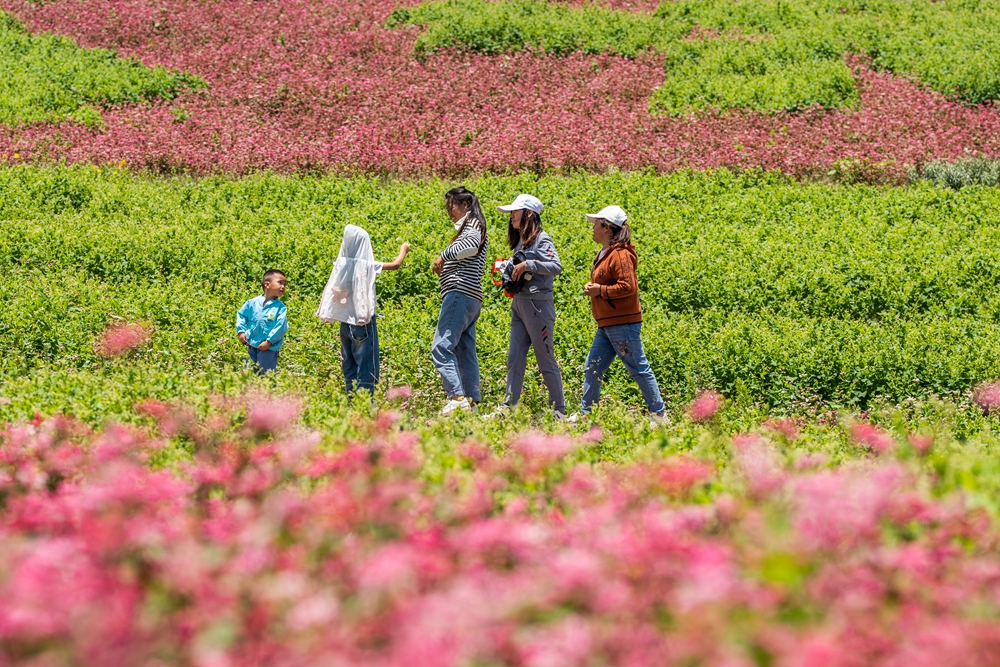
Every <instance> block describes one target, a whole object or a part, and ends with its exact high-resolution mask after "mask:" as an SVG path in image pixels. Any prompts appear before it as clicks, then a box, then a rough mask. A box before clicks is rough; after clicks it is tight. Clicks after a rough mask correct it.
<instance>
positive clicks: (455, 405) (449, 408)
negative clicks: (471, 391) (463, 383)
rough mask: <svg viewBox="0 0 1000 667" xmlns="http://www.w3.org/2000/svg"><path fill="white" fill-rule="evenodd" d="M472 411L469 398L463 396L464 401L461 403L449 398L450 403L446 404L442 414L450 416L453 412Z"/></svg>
mask: <svg viewBox="0 0 1000 667" xmlns="http://www.w3.org/2000/svg"><path fill="white" fill-rule="evenodd" d="M471 409H472V405H471V404H470V403H469V397H468V396H463V397H462V400H460V401H456V400H455V399H453V398H449V399H448V402H447V403H445V404H444V407H443V408H441V414H443V415H450V414H451V413H452V412H455V411H456V410H471Z"/></svg>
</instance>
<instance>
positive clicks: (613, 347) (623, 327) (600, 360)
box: [580, 322, 664, 414]
mask: <svg viewBox="0 0 1000 667" xmlns="http://www.w3.org/2000/svg"><path fill="white" fill-rule="evenodd" d="M641 329H642V322H636V323H635V324H618V325H616V326H610V327H601V328H599V329H598V330H597V335H595V336H594V343H593V345H591V346H590V352H589V353H588V354H587V363H586V365H585V366H584V370H583V403H582V405H581V406H580V411H581V412H583V413H588V412H590V409H591V407H593V405H594V403H597V401H598V400H600V398H601V380H602V379H603V378H604V374H605V373H606V372H607V371H608V368H610V367H611V362H612V361H614V360H615V357H618V358H619V359H621V360H622V362H623V363H624V364H625V369H626V370H628V374H629V375H630V376H632V379H633V380H635V381H636V383H638V385H639V389H640V390H641V391H642V398H643V399H644V400H645V401H646V408H647V409H648V410H649V411H650V412H653V413H656V414H658V413H660V412H663V408H664V405H663V399H662V398H660V387H659V386H658V385H657V384H656V378H655V377H654V376H653V369H652V368H650V367H649V362H648V361H646V353H645V352H643V350H642V341H641V340H640V339H639V332H640V330H641Z"/></svg>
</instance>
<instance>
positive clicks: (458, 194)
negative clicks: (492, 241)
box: [444, 186, 486, 257]
mask: <svg viewBox="0 0 1000 667" xmlns="http://www.w3.org/2000/svg"><path fill="white" fill-rule="evenodd" d="M444 199H445V201H453V202H455V203H456V204H461V205H462V206H464V207H465V208H467V209H468V213H467V214H466V216H465V221H464V222H462V226H461V227H459V228H458V231H457V232H455V235H454V236H453V237H451V241H450V242H449V243H454V242H455V240H456V239H458V237H459V236H461V235H462V232H464V231H465V228H466V226H467V225H468V224H469V222H470V221H472V224H474V225H475V226H476V228H477V229H478V230H479V231H480V239H479V250H478V251H477V252H476V256H477V257H478V256H479V255H481V254H482V252H483V249H484V248H486V216H485V215H483V207H482V206H480V205H479V197H477V196H476V193H474V192H473V191H472V190H467V189H465V188H464V187H461V186H460V187H457V188H452V189H451V190H448V192H446V193H444Z"/></svg>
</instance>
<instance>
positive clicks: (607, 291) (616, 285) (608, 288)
mask: <svg viewBox="0 0 1000 667" xmlns="http://www.w3.org/2000/svg"><path fill="white" fill-rule="evenodd" d="M611 252H613V253H614V254H613V255H611V257H609V258H608V267H609V268H610V269H611V270H612V271H613V275H614V278H615V282H613V283H612V284H610V285H601V298H604V299H624V298H625V297H627V296H632V295H633V294H635V293H637V292H638V291H639V283H638V281H636V278H635V267H634V266H632V260H631V259H630V258H629V255H628V253H627V252H625V251H622V250H612V251H611Z"/></svg>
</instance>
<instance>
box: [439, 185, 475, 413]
mask: <svg viewBox="0 0 1000 667" xmlns="http://www.w3.org/2000/svg"><path fill="white" fill-rule="evenodd" d="M444 201H445V206H446V207H447V209H448V215H449V216H450V217H451V221H452V224H454V226H455V235H454V236H453V237H452V238H451V242H450V243H449V244H448V247H447V248H445V249H444V252H442V253H441V256H440V257H438V258H437V260H435V262H434V266H433V270H434V273H436V274H438V275H439V276H440V277H441V295H442V297H443V299H442V301H441V312H440V314H438V322H437V330H436V331H435V332H434V343H433V345H432V346H431V357H432V358H433V359H434V365H435V366H436V367H437V369H438V372H439V373H440V374H441V380H442V382H443V383H444V390H445V392H447V394H448V402H447V403H446V404H445V406H444V408H443V409H442V410H441V414H445V415H447V414H450V413H452V412H454V411H456V410H470V409H472V407H473V405H475V404H478V403H479V401H480V400H481V396H480V387H479V359H478V358H477V357H476V321H477V320H478V319H479V313H480V311H481V310H482V308H483V272H484V270H485V268H486V253H487V247H488V243H489V242H488V240H487V238H486V218H485V216H483V209H482V207H480V205H479V198H478V197H476V195H475V194H474V193H473V192H471V191H470V190H466V189H465V188H462V187H459V188H453V189H451V190H449V191H448V192H447V193H445V196H444Z"/></svg>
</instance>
